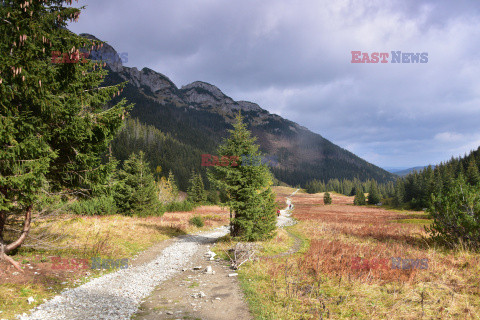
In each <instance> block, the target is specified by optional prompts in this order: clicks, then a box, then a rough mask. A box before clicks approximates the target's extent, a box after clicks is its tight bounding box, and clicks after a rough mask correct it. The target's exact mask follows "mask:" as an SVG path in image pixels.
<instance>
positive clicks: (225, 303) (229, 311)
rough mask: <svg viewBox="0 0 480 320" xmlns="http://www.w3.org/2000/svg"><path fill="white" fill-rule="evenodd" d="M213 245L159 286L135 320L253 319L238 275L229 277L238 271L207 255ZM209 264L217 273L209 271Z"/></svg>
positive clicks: (202, 248)
mask: <svg viewBox="0 0 480 320" xmlns="http://www.w3.org/2000/svg"><path fill="white" fill-rule="evenodd" d="M211 245H212V244H204V245H202V247H201V248H200V250H198V251H197V253H196V254H195V255H194V256H193V258H192V259H191V260H190V263H189V266H188V267H187V268H185V271H183V272H181V273H178V274H176V275H175V276H174V277H172V278H170V279H169V280H167V281H165V282H163V283H162V284H161V285H160V286H158V287H157V288H156V289H155V290H154V291H153V293H152V294H151V295H150V296H149V297H148V298H147V299H145V302H143V303H142V304H141V306H140V311H139V312H138V313H137V314H136V315H135V316H134V317H133V319H142V320H154V319H155V320H156V319H192V320H193V319H202V320H227V319H228V320H230V319H239V320H250V319H252V316H251V314H250V311H249V309H248V305H247V303H246V302H245V299H244V296H243V293H242V291H241V290H240V285H239V282H238V279H237V277H236V276H230V277H229V274H233V273H234V271H233V270H231V269H230V267H229V266H228V264H227V262H226V261H223V260H219V259H216V260H213V261H212V260H210V259H209V257H207V256H205V254H206V253H207V252H208V251H209V249H210V246H211ZM207 266H210V267H211V268H212V271H214V272H215V274H209V273H206V272H205V269H206V268H207ZM197 267H199V268H197Z"/></svg>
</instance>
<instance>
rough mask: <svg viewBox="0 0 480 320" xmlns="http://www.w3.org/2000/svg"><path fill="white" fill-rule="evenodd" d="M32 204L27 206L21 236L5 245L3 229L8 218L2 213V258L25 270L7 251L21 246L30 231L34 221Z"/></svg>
mask: <svg viewBox="0 0 480 320" xmlns="http://www.w3.org/2000/svg"><path fill="white" fill-rule="evenodd" d="M32 207H33V206H32V205H29V206H28V207H27V210H26V212H25V221H24V223H23V230H22V233H21V234H20V236H19V237H18V238H17V240H15V241H14V242H12V243H10V244H7V245H5V242H4V240H3V229H4V227H5V220H6V213H5V212H2V213H1V214H0V227H1V228H0V235H1V237H0V259H5V260H7V261H8V262H10V263H11V264H12V265H13V266H14V267H15V268H17V269H18V270H20V271H21V272H23V270H22V268H21V267H20V264H19V263H18V262H16V261H15V260H13V259H12V258H10V257H9V256H7V253H9V252H11V251H13V250H15V249H17V248H18V247H20V245H21V244H22V243H23V242H24V241H25V239H26V238H27V235H28V232H29V231H30V223H31V221H32Z"/></svg>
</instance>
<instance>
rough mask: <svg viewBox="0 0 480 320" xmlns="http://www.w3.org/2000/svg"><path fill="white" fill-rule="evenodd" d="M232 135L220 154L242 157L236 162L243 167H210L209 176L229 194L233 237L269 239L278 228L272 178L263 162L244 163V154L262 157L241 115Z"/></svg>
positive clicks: (249, 157)
mask: <svg viewBox="0 0 480 320" xmlns="http://www.w3.org/2000/svg"><path fill="white" fill-rule="evenodd" d="M229 132H230V136H229V137H228V138H227V139H225V140H224V141H223V144H222V145H220V147H219V148H218V151H217V154H218V155H219V156H226V157H238V158H237V159H238V160H237V161H235V163H236V164H239V165H233V163H231V164H230V165H227V166H214V167H210V168H209V171H208V177H209V179H210V181H211V182H212V184H213V185H214V186H215V187H216V188H217V189H219V190H225V191H226V193H227V197H228V205H229V207H230V232H231V235H232V236H234V237H239V238H241V239H243V240H247V241H256V240H262V239H268V238H270V237H272V236H273V234H274V231H275V229H276V209H275V194H274V193H273V192H272V190H271V187H270V186H271V183H272V182H271V181H272V175H271V173H270V171H269V169H268V167H267V165H265V164H262V163H261V162H260V161H253V162H254V165H250V164H246V163H242V160H241V159H242V155H246V156H247V157H245V158H248V159H260V157H261V156H262V154H261V153H260V152H259V151H258V145H257V144H255V140H256V139H255V138H254V137H251V133H250V132H249V131H248V130H247V126H246V124H244V123H243V118H242V116H241V114H240V113H239V114H238V116H237V117H236V122H235V124H234V125H233V130H229ZM230 159H232V158H230Z"/></svg>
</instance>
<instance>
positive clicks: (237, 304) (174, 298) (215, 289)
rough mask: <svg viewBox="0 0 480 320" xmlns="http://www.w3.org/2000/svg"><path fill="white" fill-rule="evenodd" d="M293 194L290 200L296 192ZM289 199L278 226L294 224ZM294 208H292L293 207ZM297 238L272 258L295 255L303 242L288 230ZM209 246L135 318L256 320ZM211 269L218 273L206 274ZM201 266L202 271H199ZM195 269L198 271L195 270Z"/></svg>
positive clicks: (224, 264)
mask: <svg viewBox="0 0 480 320" xmlns="http://www.w3.org/2000/svg"><path fill="white" fill-rule="evenodd" d="M298 190H299V189H297V190H296V191H295V192H293V193H292V194H291V195H290V196H289V197H292V196H294V195H295V193H297V191H298ZM289 197H287V201H286V203H287V207H286V208H285V209H284V210H281V211H280V216H279V217H278V219H277V226H278V227H284V226H290V225H293V224H295V223H296V222H295V221H294V220H293V219H292V218H291V209H289V206H290V204H291V203H292V202H291V199H290V198H289ZM292 206H293V205H292ZM287 232H288V234H289V235H290V236H291V237H293V238H294V240H295V241H294V244H293V246H292V247H291V248H290V249H289V250H288V251H287V252H284V253H281V254H279V255H275V256H273V257H270V258H277V257H282V256H285V255H290V254H294V253H296V252H297V251H298V250H299V249H300V247H301V244H302V240H301V239H300V238H298V237H297V236H296V235H294V234H292V233H291V232H289V231H287ZM210 245H212V244H204V245H203V246H202V248H201V249H200V250H198V251H197V253H196V254H195V255H194V257H193V258H192V259H191V261H190V265H189V267H188V268H186V270H185V271H183V272H182V273H180V274H177V275H175V276H174V277H172V278H171V279H169V280H167V281H165V282H163V283H162V284H161V285H160V286H158V287H157V288H156V289H155V290H154V292H153V293H152V294H151V295H150V296H149V297H148V298H147V299H145V302H143V303H142V305H141V306H140V311H139V312H138V313H137V314H136V315H135V317H134V318H133V319H138V320H154V319H155V320H156V319H192V320H193V319H202V320H231V319H236V320H249V319H253V317H252V315H251V314H250V311H249V309H248V305H247V303H246V302H245V298H244V296H243V293H242V291H241V289H240V284H239V282H238V279H237V277H236V276H229V275H231V274H234V273H235V271H233V270H231V268H230V267H229V266H228V263H227V262H226V261H222V260H219V259H216V260H214V261H211V260H209V258H208V257H206V256H205V253H206V252H208V251H209V249H210ZM207 266H210V267H211V268H212V270H213V271H215V274H208V273H206V272H205V269H206V268H207ZM196 267H199V268H196ZM194 268H195V269H194Z"/></svg>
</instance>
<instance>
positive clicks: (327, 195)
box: [323, 192, 332, 204]
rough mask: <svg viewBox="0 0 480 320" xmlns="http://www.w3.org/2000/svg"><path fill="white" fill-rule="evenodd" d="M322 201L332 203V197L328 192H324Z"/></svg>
mask: <svg viewBox="0 0 480 320" xmlns="http://www.w3.org/2000/svg"><path fill="white" fill-rule="evenodd" d="M323 203H324V204H332V197H330V193H328V192H325V194H324V195H323Z"/></svg>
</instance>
